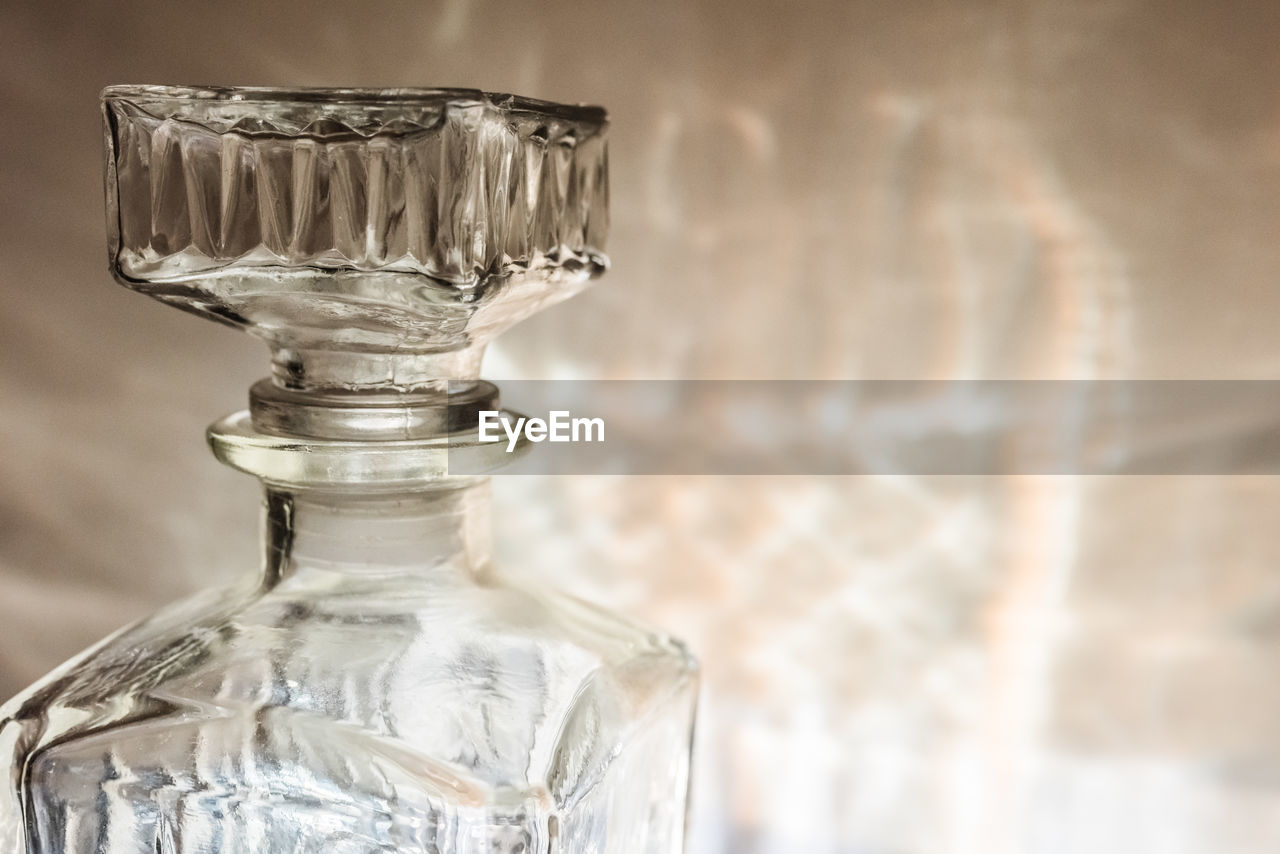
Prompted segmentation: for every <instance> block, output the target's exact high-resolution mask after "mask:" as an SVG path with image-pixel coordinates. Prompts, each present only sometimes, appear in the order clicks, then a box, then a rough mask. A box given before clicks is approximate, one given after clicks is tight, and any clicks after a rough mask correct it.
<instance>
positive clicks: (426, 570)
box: [264, 479, 490, 587]
mask: <svg viewBox="0 0 1280 854" xmlns="http://www.w3.org/2000/svg"><path fill="white" fill-rule="evenodd" d="M264 527H265V533H266V543H265V545H266V554H265V560H264V584H265V585H266V586H268V587H272V586H275V585H276V584H278V583H280V582H281V581H283V580H284V579H286V578H290V577H292V576H295V575H297V574H299V573H304V572H305V573H326V574H333V573H339V574H353V573H355V574H361V575H364V576H369V577H372V576H378V575H400V576H403V575H405V574H427V575H440V574H475V573H477V572H479V571H482V570H483V569H484V568H485V567H486V566H487V565H488V563H489V558H490V527H489V482H488V480H487V479H475V480H470V481H468V482H467V483H465V484H464V485H460V486H449V487H444V486H440V487H437V488H433V489H423V490H416V491H411V492H402V493H395V494H367V493H365V494H362V493H358V492H357V493H337V492H328V491H319V490H311V489H301V490H295V489H289V488H285V487H278V486H268V487H267V489H266V516H265V526H264Z"/></svg>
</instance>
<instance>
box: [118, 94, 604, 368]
mask: <svg viewBox="0 0 1280 854" xmlns="http://www.w3.org/2000/svg"><path fill="white" fill-rule="evenodd" d="M102 100H103V115H104V120H105V131H106V141H107V150H106V181H107V208H108V232H109V238H110V253H111V255H110V258H111V267H112V271H113V273H114V275H115V277H116V278H117V280H119V281H120V282H121V283H122V284H124V285H127V286H128V287H131V288H135V289H137V290H140V291H143V292H145V293H149V294H151V295H153V296H155V297H157V298H159V299H162V300H164V301H166V302H169V303H172V304H175V305H177V306H179V307H181V308H184V309H186V310H189V311H194V312H197V313H200V314H204V315H206V316H210V317H213V318H215V319H219V320H223V321H226V322H230V323H233V324H235V325H238V326H242V327H245V328H247V329H248V330H249V331H251V332H253V333H255V334H257V335H259V336H261V337H263V338H265V339H266V340H267V341H268V342H269V343H271V345H272V346H273V348H275V349H276V350H277V356H278V358H277V361H278V362H279V361H280V358H282V357H281V356H280V354H281V353H284V354H285V355H284V356H283V358H285V359H286V360H287V359H288V358H290V356H289V354H296V353H322V354H324V358H323V359H316V360H314V364H315V365H317V366H319V365H322V364H332V363H333V362H334V355H335V354H338V353H344V352H346V353H356V354H362V355H364V356H368V355H369V354H375V355H376V354H399V355H406V354H408V355H421V354H436V353H442V352H454V351H459V352H460V351H464V350H473V351H474V350H477V349H478V348H480V347H482V346H483V344H484V343H485V341H486V340H487V339H488V338H489V337H491V336H492V335H493V334H496V333H497V332H499V331H501V330H502V329H504V328H506V327H507V326H509V325H510V324H512V323H514V322H516V321H518V320H520V319H521V318H523V317H525V316H527V315H528V314H529V313H531V312H533V311H535V310H537V309H539V308H541V307H543V306H545V305H548V304H551V303H553V302H557V301H559V300H561V299H564V298H565V297H568V296H570V295H572V294H573V293H574V292H576V291H577V290H579V289H580V288H581V287H582V286H583V285H585V283H586V282H587V280H588V279H590V278H591V277H592V276H595V275H598V274H599V273H601V272H603V271H604V269H605V268H606V266H607V259H606V258H605V256H604V254H603V253H604V242H605V235H606V232H607V229H608V210H607V209H608V175H607V168H608V164H607V156H606V148H605V139H604V132H605V129H606V126H607V119H606V116H605V113H604V111H603V110H602V109H600V108H598V107H583V106H565V105H559V104H551V103H547V102H544V101H536V100H532V99H528V98H520V97H515V96H512V95H496V94H490V93H485V92H479V91H474V90H468V89H297V90H279V89H262V88H185V87H184V88H180V87H162V86H112V87H109V88H107V89H106V90H104V92H103V95H102ZM339 361H340V359H339ZM388 365H390V362H388ZM295 367H296V369H297V370H299V371H305V368H304V367H297V366H295ZM401 368H403V366H401ZM361 370H362V371H365V370H367V366H366V367H365V368H361ZM373 370H374V373H375V374H377V373H378V372H379V371H380V369H379V368H376V367H375V368H374V369H373ZM388 370H389V371H390V374H389V377H390V378H389V379H388V380H387V382H386V383H382V382H381V381H380V380H378V379H377V378H376V377H375V378H373V379H372V380H371V381H370V382H371V384H374V385H379V384H389V385H405V384H406V383H405V382H402V381H400V380H403V377H401V378H400V380H397V379H396V377H395V376H394V374H395V372H396V370H398V369H397V368H395V367H394V366H392V367H389V368H388ZM309 381H310V380H309V379H308V378H307V377H302V378H300V379H299V383H300V384H302V385H306V384H307V383H308V382H309ZM321 384H323V383H321ZM338 384H347V385H352V386H359V385H362V384H365V383H364V382H363V381H362V380H359V378H357V379H355V380H352V381H350V382H346V381H343V382H339V383H338ZM407 384H408V385H412V384H413V383H412V382H409V383H407Z"/></svg>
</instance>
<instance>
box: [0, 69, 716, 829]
mask: <svg viewBox="0 0 1280 854" xmlns="http://www.w3.org/2000/svg"><path fill="white" fill-rule="evenodd" d="M103 115H104V118H105V123H106V141H107V156H106V168H107V179H106V181H107V199H108V223H109V232H110V239H111V259H112V268H113V271H114V274H115V276H116V278H117V279H118V280H119V281H120V282H121V283H123V284H125V285H126V286H128V287H131V288H134V289H136V290H139V291H142V292H143V293H147V294H150V295H151V296H154V297H156V298H157V299H160V300H163V301H165V302H167V303H170V304H173V305H175V306H177V307H179V308H182V309H185V310H187V311H192V312H196V313H198V314H201V315H204V316H206V317H210V318H213V319H216V320H219V321H223V322H226V323H230V324H233V325H235V326H238V327H242V328H244V329H246V330H248V331H249V332H251V333H253V334H255V335H257V336H259V337H260V338H262V339H264V340H265V341H266V342H267V344H268V345H269V347H270V349H271V352H272V356H273V366H274V370H273V375H272V377H271V378H270V379H267V380H263V381H261V382H259V383H257V384H256V385H255V386H254V387H253V389H252V390H251V392H250V408H249V410H248V411H245V412H241V413H237V414H235V415H232V416H230V417H228V418H226V419H224V420H222V421H220V422H218V423H216V424H214V425H213V426H212V427H211V428H210V431H209V440H210V443H211V445H212V447H213V450H214V453H215V455H216V456H217V457H218V459H219V460H221V461H223V462H224V463H227V464H229V465H231V466H234V467H236V468H238V469H240V470H243V471H246V472H249V473H251V474H254V475H256V476H258V477H259V478H260V479H261V480H262V482H263V484H264V486H265V493H266V500H265V524H264V528H265V543H264V558H263V562H262V568H261V571H260V572H259V573H257V574H256V576H253V577H249V575H248V574H246V578H245V581H244V582H243V583H241V584H239V585H236V586H233V587H231V588H229V589H226V590H219V591H214V592H210V593H208V594H205V595H199V596H196V597H193V598H191V599H190V600H188V601H184V602H182V603H179V604H176V605H173V606H171V607H169V608H166V609H164V610H163V611H161V612H160V613H159V614H157V615H155V616H154V617H151V618H149V619H146V620H144V621H142V622H140V623H137V624H135V625H132V626H130V627H127V628H125V629H123V630H121V631H120V632H118V633H116V634H114V635H112V636H111V637H109V638H107V639H106V640H104V641H102V642H101V643H99V644H98V645H96V646H94V647H92V648H91V649H89V650H87V651H86V652H84V653H82V654H81V655H79V656H78V657H76V658H74V659H73V660H71V661H70V662H68V663H66V664H64V665H63V666H61V667H59V668H58V669H57V670H55V671H54V672H53V673H51V674H50V675H49V676H47V677H46V678H44V679H43V680H41V681H40V682H38V683H37V684H36V685H34V686H32V687H31V688H29V689H27V690H26V691H25V692H23V693H22V694H20V695H19V696H17V697H15V698H14V699H12V700H10V701H9V702H8V703H6V704H5V705H4V706H2V707H0V757H3V759H4V761H5V762H6V763H7V765H8V769H9V773H8V777H7V779H6V784H5V785H4V787H3V790H2V791H0V850H3V851H5V852H11V851H12V852H17V851H24V852H27V854H64V853H65V854H72V853H74V854H144V852H145V854H215V852H216V853H217V854H242V852H243V853H244V854H248V852H253V854H268V853H269V852H270V853H271V854H274V852H290V853H291V854H303V852H308V853H309V852H325V854H372V852H432V853H433V854H453V852H486V854H488V853H489V852H510V854H521V852H531V854H532V852H584V854H585V852H602V854H603V852H611V854H623V852H626V854H639V852H646V854H649V853H650V852H655V853H656V852H663V854H670V852H678V851H680V850H682V847H683V837H684V822H685V799H686V794H687V790H688V774H689V765H688V763H689V741H690V733H691V727H692V719H693V712H694V705H695V696H696V690H697V676H696V666H695V664H694V662H693V660H692V659H691V658H690V657H689V655H688V654H687V653H686V652H685V650H684V648H683V647H682V646H681V645H680V644H679V643H678V642H676V641H674V640H672V639H671V638H669V637H667V636H666V635H664V634H662V633H660V632H655V631H653V630H651V629H647V628H644V627H642V626H639V625H636V624H634V623H631V622H628V621H626V620H623V619H620V618H618V617H616V616H613V615H611V614H608V613H605V612H603V611H601V610H598V609H596V608H594V607H592V606H591V605H588V604H586V603H584V602H581V601H579V600H576V599H574V598H573V597H571V596H567V595H564V594H561V593H557V592H555V591H552V590H549V589H546V588H545V587H542V586H538V585H536V584H524V583H518V582H514V581H510V580H508V579H506V578H504V577H503V576H502V575H501V574H500V573H498V572H497V571H496V570H495V569H494V567H493V566H492V565H491V562H490V555H489V546H488V531H487V526H488V497H487V480H486V479H485V478H484V477H481V476H475V475H468V476H463V475H459V474H452V475H451V474H450V473H449V470H450V460H455V461H457V460H462V459H465V461H466V463H467V465H466V467H465V468H466V470H468V471H472V472H474V471H487V470H490V469H492V468H495V467H497V466H498V465H500V464H501V463H502V462H503V460H504V459H506V458H507V457H508V455H507V453H506V451H505V448H504V447H503V446H502V445H501V444H485V443H481V442H479V441H477V437H476V430H475V428H476V424H477V420H478V413H479V412H480V411H482V410H494V409H498V408H499V402H498V396H497V390H496V389H495V388H494V387H493V386H492V385H490V384H488V383H485V382H482V381H480V380H479V379H478V378H477V377H478V370H479V363H480V359H481V355H482V352H483V349H484V346H485V343H486V342H487V341H488V340H489V339H490V338H491V337H492V336H493V335H494V334H496V333H497V332H499V331H501V330H502V329H504V328H506V327H507V326H509V325H511V324H512V323H514V322H516V321H518V320H520V319H521V318H523V317H525V316H527V315H529V314H530V313H532V312H533V311H535V310H537V309H539V308H541V307H543V306H545V305H549V304H552V303H554V302H557V301H559V300H561V299H564V298H566V297H568V296H570V295H572V294H573V293H575V292H576V291H577V290H579V289H580V288H582V287H583V286H584V285H585V284H586V283H587V282H588V280H590V279H591V278H593V277H594V276H595V275H597V274H599V273H601V272H603V271H604V269H605V266H606V263H607V262H606V260H605V257H604V256H603V255H602V254H601V249H602V246H603V240H604V235H605V231H606V227H607V219H606V207H607V202H608V199H607V173H606V169H607V163H606V157H605V140H604V131H605V126H606V120H605V116H604V113H603V111H601V110H599V109H596V108H590V107H567V106H559V105H554V104H549V103H544V102H539V101H533V100H528V99H522V98H516V97H511V96H507V95H491V94H485V93H481V92H476V91H469V90H379V91H374V90H298V91H278V90H266V89H187V88H167V87H111V88H108V89H107V90H106V91H105V92H104V94H103ZM459 455H461V456H459ZM455 470H456V469H455Z"/></svg>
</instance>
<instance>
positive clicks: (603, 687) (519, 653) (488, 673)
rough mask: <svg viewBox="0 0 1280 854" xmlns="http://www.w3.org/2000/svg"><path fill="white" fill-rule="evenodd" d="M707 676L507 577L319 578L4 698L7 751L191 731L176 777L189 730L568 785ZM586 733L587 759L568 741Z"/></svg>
mask: <svg viewBox="0 0 1280 854" xmlns="http://www.w3.org/2000/svg"><path fill="white" fill-rule="evenodd" d="M694 691H696V665H695V664H694V662H693V660H692V658H691V657H690V656H689V655H688V653H687V652H686V651H685V650H684V648H683V646H682V645H681V644H679V643H678V642H677V641H675V640H673V639H671V638H669V637H668V636H666V635H664V634H662V633H660V632H655V631H653V630H650V629H647V628H645V627H643V626H641V625H639V624H637V623H635V622H633V621H630V620H627V619H624V618H621V617H618V616H616V615H613V614H611V613H609V612H607V611H605V610H603V609H600V608H597V607H595V606H593V605H590V604H588V603H585V602H582V601H581V600H578V599H576V598H574V597H571V596H566V595H564V594H560V593H557V592H554V591H548V590H544V589H529V588H527V587H524V586H521V585H518V584H513V583H511V582H509V581H507V580H506V579H503V578H501V577H500V576H497V575H493V574H485V575H484V576H483V577H482V578H480V579H478V580H476V581H475V582H474V583H470V582H469V583H466V584H453V583H450V584H445V583H433V584H428V585H423V584H421V583H411V582H409V581H404V580H394V579H392V580H388V579H385V578H383V579H363V580H359V581H357V582H350V583H342V584H340V583H337V582H336V581H335V580H334V579H325V578H305V579H299V580H297V581H296V582H295V581H293V580H290V581H289V582H286V583H282V584H279V585H276V586H275V587H273V588H271V589H256V590H251V591H250V590H245V589H233V590H224V591H215V592H212V593H209V594H202V595H198V596H196V597H193V598H191V599H189V600H186V601H184V602H180V603H177V604H176V605H173V606H170V607H168V608H165V609H163V610H162V611H160V612H159V613H157V614H156V615H155V616H154V617H152V618H149V619H147V620H144V621H142V622H141V623H138V624H135V625H133V626H130V627H127V628H125V629H123V630H121V631H120V632H117V633H116V634H115V635H112V636H111V637H109V638H107V639H106V640H105V641H103V642H102V643H100V644H98V645H97V646H95V647H93V648H91V649H90V650H88V651H86V652H85V653H83V654H82V655H81V656H78V657H77V658H76V659H73V660H72V661H71V662H68V664H67V665H64V666H63V667H61V668H59V669H58V670H56V671H54V673H52V674H50V676H49V677H46V678H45V679H44V680H41V681H40V682H38V683H37V684H36V685H34V686H32V687H31V688H29V689H28V690H27V691H25V692H23V693H22V694H20V695H18V697H15V698H14V699H13V700H11V701H10V702H9V703H6V704H5V705H4V706H3V707H0V748H4V749H10V750H14V751H17V752H19V753H25V754H26V757H27V759H26V760H23V762H24V763H26V762H27V760H30V759H31V757H34V756H37V755H40V756H43V757H44V760H43V761H45V762H46V763H48V762H50V761H54V760H56V761H55V762H54V765H53V766H49V767H64V766H68V767H69V766H77V767H78V766H80V765H82V764H83V763H84V762H87V761H91V760H92V759H93V758H94V757H97V758H100V757H101V756H102V755H104V750H105V749H106V748H107V747H108V746H109V747H110V751H108V752H112V753H114V754H115V755H117V756H124V755H136V756H137V757H138V758H142V757H144V756H146V755H148V754H154V753H155V751H156V745H159V744H163V745H174V748H173V749H174V751H176V752H175V753H174V755H173V756H168V757H163V758H162V757H158V756H157V757H156V759H157V762H158V764H159V765H162V766H164V767H166V768H168V769H170V771H169V772H166V773H171V772H172V769H173V768H176V767H183V768H186V767H194V766H193V765H192V763H194V762H195V761H196V760H195V759H194V758H193V756H192V755H191V750H193V749H194V748H193V747H191V745H195V744H199V745H202V746H203V748H202V749H204V750H206V751H209V750H213V751H215V752H216V751H217V750H218V749H219V748H218V747H217V746H218V745H223V748H222V749H223V750H224V752H225V753H226V755H228V756H230V755H233V754H235V752H236V751H237V750H238V751H241V752H242V751H243V750H244V749H245V748H244V746H245V745H246V744H248V745H253V744H255V743H256V742H255V739H256V740H258V741H259V742H261V741H262V740H263V739H265V740H266V741H268V742H269V741H272V740H283V741H284V742H288V743H297V744H300V743H308V744H324V745H327V746H328V747H332V748H333V749H334V750H335V751H337V753H334V754H333V755H332V756H329V758H327V759H325V758H323V757H320V755H319V754H318V753H316V752H315V751H316V750H318V748H311V750H312V754H313V759H314V760H315V761H316V762H318V763H319V764H320V765H322V766H324V767H326V768H330V767H336V764H338V763H339V758H338V756H339V754H344V753H349V754H353V755H360V756H365V757H374V756H377V757H381V758H380V759H377V760H376V761H375V760H372V759H371V760H370V761H372V762H375V764H379V763H380V764H387V763H391V764H392V765H395V766H396V767H410V768H416V769H418V771H416V772H414V773H415V774H416V775H418V776H422V777H423V779H427V780H437V781H443V782H439V785H442V786H445V787H446V788H450V787H452V788H451V790H452V789H456V790H458V791H466V790H468V787H470V788H474V789H477V790H478V791H488V792H492V791H496V790H497V789H502V788H508V789H510V788H514V789H521V790H523V789H527V788H528V787H529V786H542V787H544V788H545V787H548V786H550V785H551V783H550V782H549V781H551V780H553V778H554V779H555V780H556V781H557V782H556V783H555V786H556V787H557V788H558V791H559V795H558V797H562V798H563V797H568V794H567V793H568V792H570V791H571V790H573V789H574V788H575V787H577V786H580V784H581V783H582V781H583V780H584V779H587V778H588V777H589V776H590V775H592V774H595V775H597V776H598V775H599V774H600V773H602V770H601V769H602V768H603V767H605V766H607V764H608V763H609V761H610V757H611V756H613V755H615V754H616V753H617V752H618V751H619V750H620V749H622V748H623V747H624V746H625V744H626V743H627V742H628V740H629V738H630V737H631V735H630V734H631V733H634V732H639V731H641V730H643V729H645V727H646V726H647V725H648V724H647V721H648V720H649V719H650V718H655V717H657V718H663V717H665V716H671V715H675V716H682V715H686V714H687V712H686V711H685V708H686V707H687V706H688V705H689V703H690V699H689V698H690V697H691V694H692V692H694ZM6 731H7V732H6ZM352 739H354V741H352ZM591 739H594V741H591ZM588 741H590V743H592V744H593V745H594V747H593V748H592V750H594V751H595V753H594V754H593V755H592V756H588V757H586V758H585V759H584V757H583V754H582V751H581V750H578V751H577V753H576V754H575V753H574V751H572V750H569V749H568V748H567V747H566V746H565V745H566V744H567V743H569V742H572V743H573V744H575V745H581V744H583V743H586V742H588ZM263 743H265V742H263ZM5 745H7V748H6V747H5ZM344 745H345V747H344ZM255 749H257V748H255ZM262 749H263V750H265V751H266V752H267V753H270V754H272V755H279V754H281V753H288V752H289V750H288V749H287V748H284V747H279V746H277V747H271V748H269V749H268V748H266V747H263V748H262ZM326 749H328V748H326ZM394 757H399V758H394ZM571 758H572V759H573V762H577V765H578V766H580V767H575V768H574V770H573V771H572V773H569V772H567V771H565V768H566V767H568V765H571V764H573V763H572V762H570V761H569V760H570V759H571ZM15 761H17V757H15ZM93 761H96V760H93ZM344 761H347V762H348V764H349V760H344ZM31 767H33V768H38V767H41V766H39V765H38V763H37V764H36V765H32V766H31ZM557 768H558V769H560V770H559V771H556V770H555V769H557ZM82 771H83V769H82ZM379 773H381V772H379ZM557 774H558V775H559V776H557ZM82 775H83V774H82ZM90 776H92V775H90ZM322 776H323V775H322ZM568 778H572V779H568ZM59 779H61V778H59ZM68 779H72V778H68Z"/></svg>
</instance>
